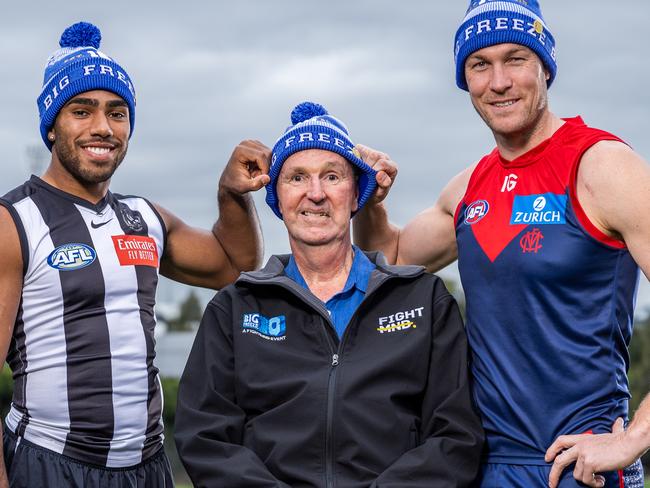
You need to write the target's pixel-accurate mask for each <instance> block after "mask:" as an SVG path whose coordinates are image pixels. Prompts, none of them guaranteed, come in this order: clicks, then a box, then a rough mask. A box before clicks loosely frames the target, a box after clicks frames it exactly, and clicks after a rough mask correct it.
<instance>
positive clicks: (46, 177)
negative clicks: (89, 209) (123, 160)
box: [41, 161, 111, 204]
mask: <svg viewBox="0 0 650 488" xmlns="http://www.w3.org/2000/svg"><path fill="white" fill-rule="evenodd" d="M41 179H42V180H43V181H45V182H46V183H48V184H49V185H52V186H53V187H55V188H58V189H59V190H62V191H64V192H66V193H69V194H71V195H74V196H76V197H79V198H82V199H84V200H87V201H89V202H90V203H92V204H97V203H98V202H99V201H100V200H101V199H102V198H104V197H105V196H106V193H108V186H109V184H110V182H111V180H110V179H108V180H106V181H101V182H99V183H81V182H80V181H78V180H77V179H76V178H75V177H74V176H72V175H71V174H70V173H69V172H68V171H66V170H65V169H64V168H63V167H62V166H61V164H60V163H56V162H55V161H52V162H50V165H49V166H48V168H47V169H46V170H45V173H43V175H42V176H41Z"/></svg>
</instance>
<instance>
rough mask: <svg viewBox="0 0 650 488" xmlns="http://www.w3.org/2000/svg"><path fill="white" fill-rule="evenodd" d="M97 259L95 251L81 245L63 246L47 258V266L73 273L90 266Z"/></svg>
mask: <svg viewBox="0 0 650 488" xmlns="http://www.w3.org/2000/svg"><path fill="white" fill-rule="evenodd" d="M96 258H97V253H96V252H95V250H94V249H93V248H92V247H90V246H88V245H86V244H81V243H70V244H63V245H62V246H59V247H57V248H56V249H55V250H54V251H52V252H51V253H50V255H49V256H48V257H47V264H49V265H50V267H52V268H54V269H58V270H60V271H73V270H75V269H81V268H85V267H86V266H90V265H91V264H92V263H93V262H94V261H95V259H96Z"/></svg>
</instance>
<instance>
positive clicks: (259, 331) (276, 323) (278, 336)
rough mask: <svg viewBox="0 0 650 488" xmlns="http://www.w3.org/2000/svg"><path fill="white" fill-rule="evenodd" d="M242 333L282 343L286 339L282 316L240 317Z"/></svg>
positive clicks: (252, 315)
mask: <svg viewBox="0 0 650 488" xmlns="http://www.w3.org/2000/svg"><path fill="white" fill-rule="evenodd" d="M241 326H242V333H243V334H255V335H257V336H260V337H262V338H264V339H266V340H269V341H283V340H285V339H286V338H287V324H286V320H285V318H284V315H278V316H277V317H264V316H263V315H260V314H258V313H245V314H244V315H242V323H241Z"/></svg>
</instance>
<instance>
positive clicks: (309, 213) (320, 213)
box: [303, 210, 328, 217]
mask: <svg viewBox="0 0 650 488" xmlns="http://www.w3.org/2000/svg"><path fill="white" fill-rule="evenodd" d="M303 214H304V215H306V216H310V215H317V216H318V217H327V215H328V214H327V212H308V211H307V210H305V211H304V212H303Z"/></svg>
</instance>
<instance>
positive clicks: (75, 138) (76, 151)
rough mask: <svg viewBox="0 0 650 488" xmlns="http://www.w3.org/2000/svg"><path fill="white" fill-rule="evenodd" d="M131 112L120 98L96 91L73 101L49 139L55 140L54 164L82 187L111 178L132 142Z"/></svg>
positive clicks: (55, 125) (61, 113)
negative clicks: (129, 142) (130, 132)
mask: <svg viewBox="0 0 650 488" xmlns="http://www.w3.org/2000/svg"><path fill="white" fill-rule="evenodd" d="M129 131H130V125H129V109H128V106H127V104H126V102H125V101H124V100H123V99H122V98H121V97H120V96H118V95H115V94H114V93H112V92H108V91H104V90H93V91H88V92H84V93H80V94H79V95H77V96H75V97H73V98H71V99H70V100H69V101H68V102H67V103H66V104H65V105H64V106H63V108H62V109H61V111H60V112H59V114H58V115H57V118H56V121H55V122H54V126H53V127H52V129H51V130H50V131H49V133H48V135H49V136H53V137H54V145H53V146H52V163H53V165H59V166H60V167H61V168H62V169H63V170H64V171H65V172H67V173H68V174H69V175H70V176H72V177H73V178H74V179H75V180H77V181H78V182H79V183H80V184H81V185H83V186H89V185H94V184H97V183H102V182H105V181H107V180H109V179H110V178H111V176H113V173H114V172H115V170H116V169H117V167H118V166H119V165H120V163H121V162H122V160H123V159H124V156H125V155H126V150H127V147H128V140H129Z"/></svg>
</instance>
